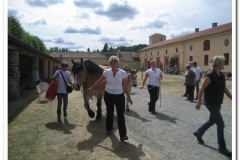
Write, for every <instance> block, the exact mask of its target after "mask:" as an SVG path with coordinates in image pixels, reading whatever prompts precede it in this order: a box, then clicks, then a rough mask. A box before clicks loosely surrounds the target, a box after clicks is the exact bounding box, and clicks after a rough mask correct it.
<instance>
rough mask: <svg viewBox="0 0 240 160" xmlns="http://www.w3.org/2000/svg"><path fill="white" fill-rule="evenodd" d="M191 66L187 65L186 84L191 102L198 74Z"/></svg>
mask: <svg viewBox="0 0 240 160" xmlns="http://www.w3.org/2000/svg"><path fill="white" fill-rule="evenodd" d="M190 68H191V66H190V65H186V72H185V85H186V88H187V95H188V96H187V99H185V100H189V101H190V102H193V94H194V87H195V85H196V74H195V72H193V71H192V70H190Z"/></svg>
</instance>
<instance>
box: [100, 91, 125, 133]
mask: <svg viewBox="0 0 240 160" xmlns="http://www.w3.org/2000/svg"><path fill="white" fill-rule="evenodd" d="M104 102H105V104H106V107H107V120H106V129H107V131H111V130H112V129H113V115H114V105H115V106H116V109H117V121H118V130H119V135H120V137H123V136H126V135H127V130H126V125H125V117H124V111H125V96H124V93H122V94H110V93H108V92H107V91H105V93H104Z"/></svg>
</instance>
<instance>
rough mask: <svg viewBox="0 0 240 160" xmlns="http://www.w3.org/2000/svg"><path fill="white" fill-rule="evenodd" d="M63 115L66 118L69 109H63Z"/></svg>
mask: <svg viewBox="0 0 240 160" xmlns="http://www.w3.org/2000/svg"><path fill="white" fill-rule="evenodd" d="M63 116H64V117H65V118H66V117H67V111H66V110H63Z"/></svg>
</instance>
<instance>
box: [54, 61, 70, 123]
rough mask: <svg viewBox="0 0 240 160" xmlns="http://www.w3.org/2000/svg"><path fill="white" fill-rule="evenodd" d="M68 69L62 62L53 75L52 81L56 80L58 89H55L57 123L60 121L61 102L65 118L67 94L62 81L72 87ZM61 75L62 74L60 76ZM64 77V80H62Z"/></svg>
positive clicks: (65, 63) (66, 64)
mask: <svg viewBox="0 0 240 160" xmlns="http://www.w3.org/2000/svg"><path fill="white" fill-rule="evenodd" d="M67 68H68V63H67V62H65V61H63V62H62V63H61V68H60V70H57V71H56V72H55V73H54V76H53V78H52V79H51V81H52V80H56V79H57V80H58V87H57V99H58V104H57V115H58V121H60V120H61V106H62V101H63V113H64V117H65V118H66V117H67V105H68V92H67V89H66V85H65V82H64V79H65V81H66V83H67V84H70V85H73V83H72V82H71V81H72V76H71V74H70V72H69V71H67ZM61 73H62V74H61ZM63 77H64V79H63Z"/></svg>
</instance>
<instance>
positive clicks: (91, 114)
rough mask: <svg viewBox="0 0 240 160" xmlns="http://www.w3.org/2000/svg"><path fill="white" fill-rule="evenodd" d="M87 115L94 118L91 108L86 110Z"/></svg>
mask: <svg viewBox="0 0 240 160" xmlns="http://www.w3.org/2000/svg"><path fill="white" fill-rule="evenodd" d="M88 115H89V117H90V118H94V117H95V113H94V112H93V111H92V110H89V111H88Z"/></svg>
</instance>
